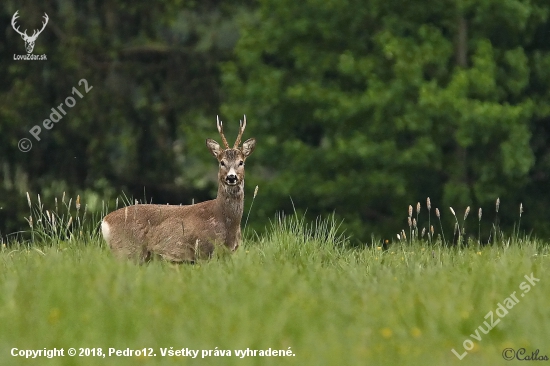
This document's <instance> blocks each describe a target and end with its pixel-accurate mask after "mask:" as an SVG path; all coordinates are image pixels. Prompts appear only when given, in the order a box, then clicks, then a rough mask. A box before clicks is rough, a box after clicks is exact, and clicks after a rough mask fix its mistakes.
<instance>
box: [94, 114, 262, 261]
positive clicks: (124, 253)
mask: <svg viewBox="0 0 550 366" xmlns="http://www.w3.org/2000/svg"><path fill="white" fill-rule="evenodd" d="M245 127H246V117H245V119H244V123H241V129H240V132H239V137H238V138H237V141H236V142H235V146H234V147H233V148H229V146H228V145H227V141H226V139H225V136H224V135H223V130H222V124H221V122H220V121H219V120H218V130H219V132H220V135H221V136H222V141H223V143H224V145H225V149H221V147H220V145H219V144H218V143H217V142H216V141H214V140H211V139H207V140H206V145H207V146H208V148H209V149H210V152H211V153H212V154H213V155H214V156H215V157H216V159H218V162H219V164H220V169H219V171H218V195H217V197H216V199H213V200H210V201H206V202H202V203H197V204H194V205H187V206H175V205H171V206H170V205H152V204H136V205H133V206H128V207H124V208H121V209H119V210H116V211H114V212H112V213H110V214H109V215H107V216H106V217H105V218H104V219H103V222H102V223H101V229H102V232H103V237H104V238H105V240H106V241H107V243H108V244H109V247H110V248H111V250H112V252H113V253H114V254H115V256H117V257H120V258H129V259H134V260H137V261H139V262H144V261H147V260H149V259H150V258H151V256H153V255H158V256H161V257H162V258H164V259H166V260H168V261H172V262H190V261H195V260H196V259H199V258H208V257H209V256H211V255H212V253H213V251H214V247H215V245H223V246H225V247H227V248H228V249H229V250H231V251H234V250H236V249H237V248H238V246H239V244H240V240H241V218H242V215H243V204H244V161H245V160H246V158H247V157H248V156H249V155H250V154H251V153H252V151H253V150H254V147H255V145H256V141H255V140H254V139H249V140H247V141H245V142H244V143H243V146H242V147H241V148H239V147H238V145H239V143H240V138H241V136H242V133H243V131H244V128H245Z"/></svg>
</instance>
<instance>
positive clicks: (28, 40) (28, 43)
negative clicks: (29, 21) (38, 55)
mask: <svg viewBox="0 0 550 366" xmlns="http://www.w3.org/2000/svg"><path fill="white" fill-rule="evenodd" d="M18 12H19V10H17V11H16V12H15V14H13V17H12V18H11V26H12V27H13V29H14V30H15V31H16V32H17V33H19V34H20V35H21V38H23V40H24V41H25V48H26V49H27V53H31V52H32V50H33V49H34V42H36V39H37V38H38V36H39V35H40V33H42V31H43V30H44V28H46V24H48V20H49V18H48V14H46V13H44V21H43V22H42V29H40V30H39V31H38V30H36V29H35V30H34V32H33V34H32V36H30V37H29V36H28V35H27V30H26V29H25V31H24V32H21V31H20V30H19V26H17V28H16V27H15V20H16V19H17V18H19V16H18V15H17V13H18ZM37 32H38V33H37Z"/></svg>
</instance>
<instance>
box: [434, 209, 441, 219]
mask: <svg viewBox="0 0 550 366" xmlns="http://www.w3.org/2000/svg"><path fill="white" fill-rule="evenodd" d="M435 216H437V218H438V219H439V218H440V216H439V208H437V207H436V208H435Z"/></svg>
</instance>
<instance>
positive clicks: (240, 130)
mask: <svg viewBox="0 0 550 366" xmlns="http://www.w3.org/2000/svg"><path fill="white" fill-rule="evenodd" d="M239 123H240V125H241V127H240V128H239V136H237V140H236V141H235V146H233V148H234V149H236V148H238V147H239V145H240V144H241V137H243V132H244V129H245V128H246V115H245V116H244V121H239Z"/></svg>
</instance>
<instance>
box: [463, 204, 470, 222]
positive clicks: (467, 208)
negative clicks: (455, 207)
mask: <svg viewBox="0 0 550 366" xmlns="http://www.w3.org/2000/svg"><path fill="white" fill-rule="evenodd" d="M469 214H470V206H468V207H466V212H464V221H466V218H467V217H468V215H469Z"/></svg>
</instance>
